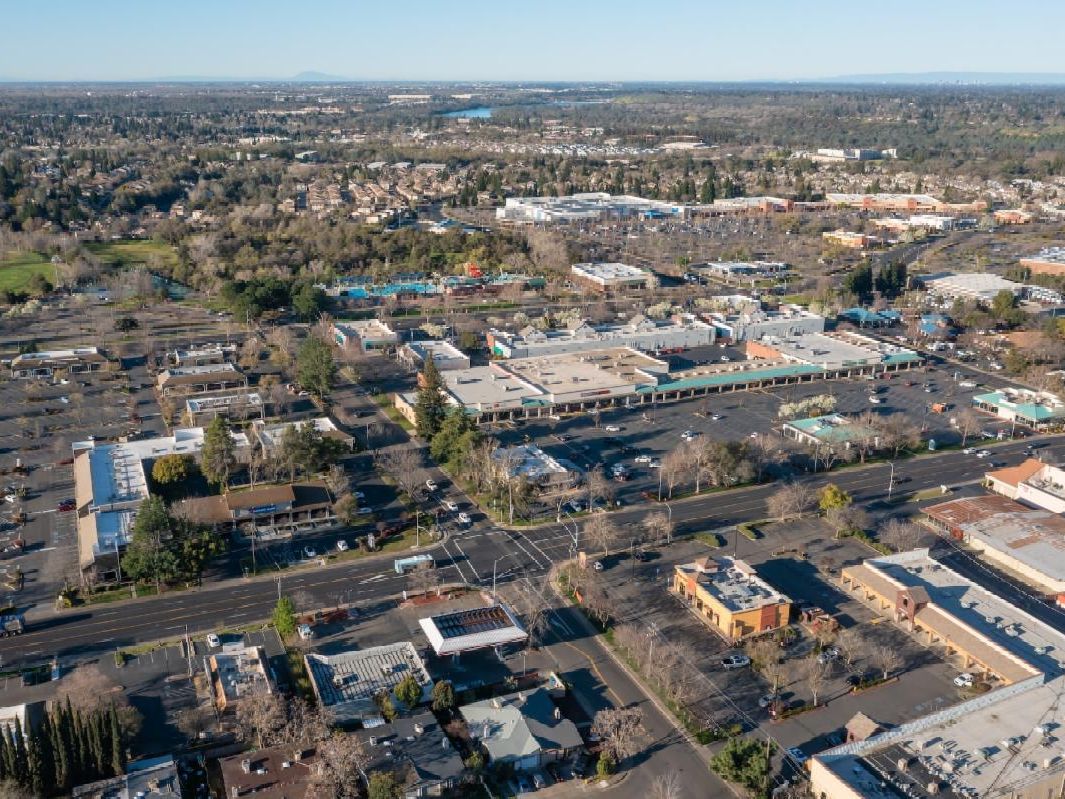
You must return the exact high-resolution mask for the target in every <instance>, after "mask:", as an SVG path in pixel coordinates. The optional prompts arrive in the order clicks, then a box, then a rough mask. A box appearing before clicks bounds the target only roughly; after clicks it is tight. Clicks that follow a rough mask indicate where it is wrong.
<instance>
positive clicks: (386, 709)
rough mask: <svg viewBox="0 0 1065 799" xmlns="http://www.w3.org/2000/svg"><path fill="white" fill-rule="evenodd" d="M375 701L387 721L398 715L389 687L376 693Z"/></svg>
mask: <svg viewBox="0 0 1065 799" xmlns="http://www.w3.org/2000/svg"><path fill="white" fill-rule="evenodd" d="M373 701H374V704H375V705H377V709H378V710H379V711H380V712H381V717H382V718H383V719H384V720H385V721H392V719H394V718H395V717H396V705H395V703H394V702H393V701H392V692H391V691H389V690H388V689H387V688H382V689H381V690H380V691H378V692H377V693H376V694H374V698H373Z"/></svg>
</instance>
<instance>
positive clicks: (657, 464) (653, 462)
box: [647, 458, 662, 469]
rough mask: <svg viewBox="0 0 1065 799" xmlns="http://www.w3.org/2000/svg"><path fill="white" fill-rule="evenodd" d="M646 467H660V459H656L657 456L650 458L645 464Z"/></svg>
mask: <svg viewBox="0 0 1065 799" xmlns="http://www.w3.org/2000/svg"><path fill="white" fill-rule="evenodd" d="M647 468H648V469H661V468H662V461H660V460H658V458H652V459H651V460H650V462H649V463H648V464H647Z"/></svg>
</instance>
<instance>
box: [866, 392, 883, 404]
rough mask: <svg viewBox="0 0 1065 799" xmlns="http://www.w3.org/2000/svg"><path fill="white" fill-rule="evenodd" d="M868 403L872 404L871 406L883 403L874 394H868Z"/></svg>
mask: <svg viewBox="0 0 1065 799" xmlns="http://www.w3.org/2000/svg"><path fill="white" fill-rule="evenodd" d="M869 401H870V402H871V403H873V405H879V404H880V403H882V402H883V401H884V400H882V399H880V397H878V396H877V395H876V394H870V395H869Z"/></svg>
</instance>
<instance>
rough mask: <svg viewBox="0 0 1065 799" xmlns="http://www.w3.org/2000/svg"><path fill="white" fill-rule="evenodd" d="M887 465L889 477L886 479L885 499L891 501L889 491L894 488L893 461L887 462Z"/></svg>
mask: <svg viewBox="0 0 1065 799" xmlns="http://www.w3.org/2000/svg"><path fill="white" fill-rule="evenodd" d="M888 465H889V466H891V476H890V477H888V484H887V498H888V499H889V500H890V499H891V489H892V488H894V487H895V461H888Z"/></svg>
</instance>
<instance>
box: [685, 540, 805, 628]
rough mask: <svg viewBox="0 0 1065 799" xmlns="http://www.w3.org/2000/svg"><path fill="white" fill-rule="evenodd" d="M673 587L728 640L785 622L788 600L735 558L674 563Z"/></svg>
mask: <svg viewBox="0 0 1065 799" xmlns="http://www.w3.org/2000/svg"><path fill="white" fill-rule="evenodd" d="M672 588H673V591H674V592H675V593H676V594H677V595H678V596H680V597H681V599H683V600H684V601H685V602H686V603H687V604H688V606H689V607H691V608H692V609H693V610H694V611H695V612H696V613H697V614H698V616H699V618H701V619H703V620H704V621H705V622H706V623H707V624H709V625H710V626H711V627H712V628H713V629H714V630H715V631H716V632H718V633H719V634H720V635H721V636H723V637H724V638H725V639H726V640H728V641H730V642H736V641H739V640H742V639H743V638H746V637H748V636H751V635H758V634H761V633H766V632H770V631H772V630H777V629H779V628H781V627H784V626H786V625H787V624H788V622H789V620H790V617H791V604H792V603H791V600H790V599H789V598H788V597H786V596H785V595H784V594H782V593H780V592H779V591H777V590H776V589H775V588H773V587H772V586H771V585H769V583H767V582H766V581H765V580H763V579H762V578H760V577H759V576H758V575H757V574H756V573H755V571H754V569H753V568H752V567H751V566H749V565H748V564H747V563H746V562H744V561H742V560H738V559H736V558H730V557H723V558H712V557H707V558H705V559H704V560H701V561H695V562H693V563H683V564H677V566H675V567H674V572H673V586H672Z"/></svg>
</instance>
